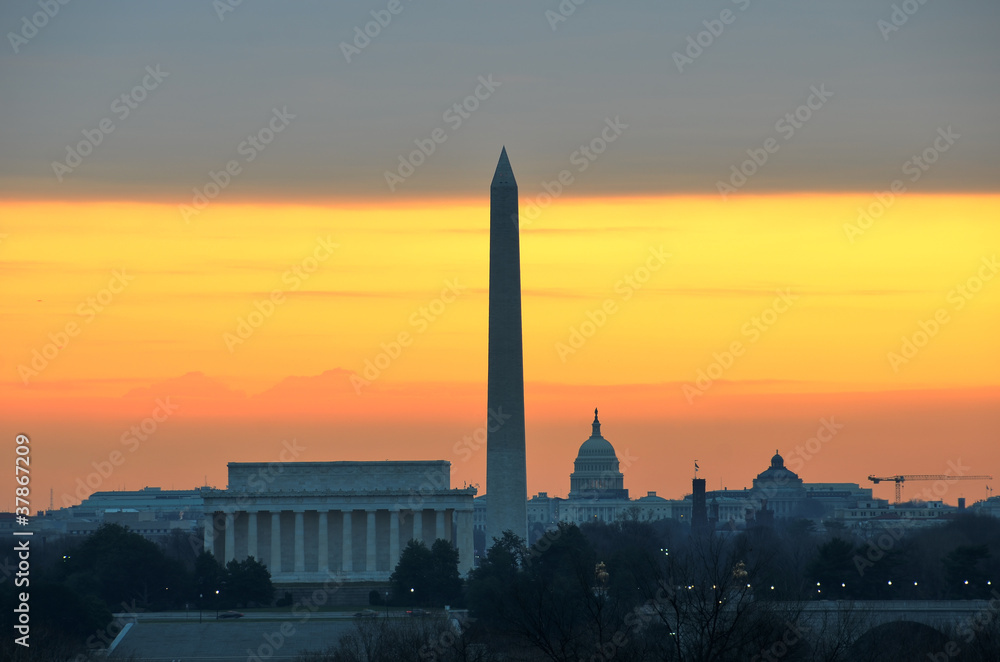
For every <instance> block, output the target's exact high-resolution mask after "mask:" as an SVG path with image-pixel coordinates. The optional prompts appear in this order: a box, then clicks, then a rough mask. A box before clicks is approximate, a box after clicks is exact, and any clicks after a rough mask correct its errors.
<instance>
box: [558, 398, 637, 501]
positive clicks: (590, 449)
mask: <svg viewBox="0 0 1000 662" xmlns="http://www.w3.org/2000/svg"><path fill="white" fill-rule="evenodd" d="M624 482H625V477H624V476H623V475H622V472H621V471H620V470H619V464H618V456H617V455H616V454H615V447H614V446H612V445H611V442H610V441H608V440H607V439H605V438H604V437H603V436H601V421H600V420H599V419H598V418H597V410H596V409H595V410H594V422H593V424H592V432H591V434H590V438H589V439H587V440H586V441H584V442H583V444H582V445H581V446H580V452H579V453H577V456H576V461H575V462H574V463H573V473H572V474H570V477H569V483H570V488H569V498H571V499H577V498H591V499H595V498H597V499H627V498H628V490H626V489H625V488H624Z"/></svg>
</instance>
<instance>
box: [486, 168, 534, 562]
mask: <svg viewBox="0 0 1000 662" xmlns="http://www.w3.org/2000/svg"><path fill="white" fill-rule="evenodd" d="M486 391H487V395H486V407H487V416H488V417H489V419H492V418H493V417H496V418H497V419H498V420H499V421H500V422H501V424H500V425H499V427H497V426H492V427H488V428H487V433H486V434H487V436H486V496H487V499H486V547H487V548H489V547H490V546H491V545H492V544H493V538H500V537H502V536H503V532H504V531H507V530H510V531H513V532H514V533H515V534H517V535H518V536H520V537H521V538H522V539H523V540H527V537H528V511H527V505H526V504H527V499H528V479H527V469H526V465H525V459H524V353H523V350H522V347H521V250H520V246H519V240H518V215H517V182H516V181H515V180H514V171H513V170H511V167H510V161H509V160H508V159H507V149H506V148H504V149H503V150H502V151H501V152H500V160H499V161H498V162H497V169H496V172H495V173H493V183H492V184H490V346H489V377H488V384H487V387H486ZM490 412H495V413H494V414H492V415H491V414H490ZM489 419H488V420H489ZM494 428H495V429H494Z"/></svg>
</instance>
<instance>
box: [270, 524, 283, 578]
mask: <svg viewBox="0 0 1000 662" xmlns="http://www.w3.org/2000/svg"><path fill="white" fill-rule="evenodd" d="M280 572H281V511H280V510H272V511H271V576H272V577H273V576H275V575H278V574H279V573H280Z"/></svg>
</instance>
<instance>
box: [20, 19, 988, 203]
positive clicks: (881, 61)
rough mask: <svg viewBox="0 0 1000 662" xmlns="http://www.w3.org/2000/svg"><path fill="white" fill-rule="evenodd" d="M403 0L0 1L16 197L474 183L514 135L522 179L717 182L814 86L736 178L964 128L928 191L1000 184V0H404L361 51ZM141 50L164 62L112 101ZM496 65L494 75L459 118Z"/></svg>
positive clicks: (247, 193) (833, 175)
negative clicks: (227, 8) (587, 151)
mask: <svg viewBox="0 0 1000 662" xmlns="http://www.w3.org/2000/svg"><path fill="white" fill-rule="evenodd" d="M225 1H226V0H220V2H225ZM388 4H389V2H388V0H375V1H368V2H364V3H340V2H338V3H320V2H302V1H299V2H282V3H265V2H261V1H259V0H243V2H242V3H241V4H240V5H239V6H237V7H235V8H234V10H233V11H231V12H227V13H226V14H224V15H223V20H221V21H220V19H219V17H218V16H217V14H216V10H215V9H213V4H212V3H210V2H201V1H187V2H184V1H178V2H153V1H149V0H130V1H127V2H126V1H117V2H113V1H109V0H105V1H99V2H81V1H79V0H77V1H76V2H69V4H67V5H59V11H58V13H57V14H56V15H55V16H53V17H51V18H49V19H48V21H47V24H46V25H44V26H43V27H42V28H40V29H38V31H37V34H36V35H34V36H32V37H31V38H30V39H27V41H26V43H21V44H19V45H18V51H19V52H17V53H16V54H15V53H14V45H12V43H11V39H12V38H11V37H10V36H9V34H10V33H15V34H17V33H19V32H21V30H22V27H23V25H22V19H23V17H25V16H28V17H29V20H30V17H31V16H32V15H33V14H36V13H37V12H38V11H40V9H39V5H38V4H37V0H36V1H24V0H19V1H9V2H4V3H2V5H0V32H2V33H3V34H4V35H5V39H4V43H3V44H0V88H2V90H3V93H2V94H0V117H2V126H3V131H2V133H0V195H3V196H7V197H17V196H30V197H45V198H73V197H109V196H110V197H125V198H142V199H161V200H165V201H170V202H175V203H181V202H189V201H190V200H191V198H192V188H193V187H204V186H205V184H206V183H208V182H210V181H211V180H210V179H209V171H216V172H217V171H219V170H221V169H223V168H224V167H225V164H226V162H227V161H229V160H238V161H239V163H240V165H241V172H240V174H239V175H237V176H236V177H234V178H233V181H232V182H231V184H229V186H228V187H226V189H225V190H224V191H223V192H222V193H221V194H220V195H219V198H218V199H220V200H227V199H228V200H232V201H239V200H245V199H254V198H260V199H322V198H333V197H362V196H363V197H368V198H371V199H373V200H375V201H377V200H378V199H380V198H395V197H398V196H418V197H422V196H433V195H451V194H458V195H468V194H478V193H482V192H483V191H484V190H485V188H486V187H487V186H488V183H489V177H490V175H491V173H492V167H493V165H494V164H495V160H496V156H497V153H498V152H499V148H500V145H501V144H506V145H507V147H508V150H509V152H510V155H511V160H512V162H513V164H514V167H515V170H516V172H517V175H518V179H519V183H520V186H521V190H522V194H524V195H532V194H534V193H538V192H540V191H541V190H542V189H541V183H542V181H545V180H552V179H554V178H555V177H556V176H557V175H558V173H559V172H560V171H561V170H563V169H569V170H570V171H571V172H573V174H574V177H575V181H574V183H573V185H572V190H571V193H572V194H573V195H601V194H625V193H643V194H656V193H677V192H684V193H709V194H714V193H715V192H716V181H717V180H720V179H724V178H726V177H728V175H729V173H730V167H731V166H733V165H737V164H739V163H740V162H741V161H743V160H744V159H746V158H747V154H746V150H747V149H753V148H758V147H760V146H761V145H762V144H763V142H764V141H765V140H766V139H767V138H769V137H776V136H777V135H778V134H776V131H775V124H776V122H777V121H778V120H780V119H781V118H782V116H784V114H785V113H787V112H790V111H794V110H795V108H796V107H797V106H799V105H800V104H803V103H805V101H806V99H807V97H808V96H809V94H810V91H809V90H810V86H813V85H817V86H818V85H820V84H825V85H826V87H827V88H828V89H829V90H830V91H832V92H833V97H832V98H831V99H830V100H829V101H828V102H827V103H826V104H825V105H824V107H823V108H822V109H821V110H818V111H816V113H815V114H814V115H813V117H812V118H811V119H809V120H808V121H807V122H806V123H805V124H804V125H803V126H802V128H801V129H799V130H798V131H796V133H795V135H794V136H793V137H792V138H791V139H788V140H784V139H782V138H778V141H779V144H780V150H779V151H778V152H776V153H775V154H773V155H771V157H770V158H769V161H768V163H767V164H766V165H765V166H764V167H762V168H761V169H760V171H759V172H758V173H756V174H755V175H754V176H753V177H751V178H750V180H749V182H748V183H747V184H746V186H745V188H743V189H742V191H743V192H762V191H776V190H792V191H796V190H862V191H871V190H875V189H879V188H885V187H887V186H888V184H889V183H890V182H891V181H892V180H893V179H895V178H898V177H900V176H901V173H900V169H901V167H902V165H903V163H904V162H905V161H906V160H907V159H909V158H910V157H911V156H913V155H915V154H919V153H920V152H921V151H923V150H924V149H925V148H926V147H929V146H930V145H931V144H932V142H933V140H934V138H935V134H936V131H937V129H938V128H939V127H945V126H949V125H950V126H952V127H953V129H954V131H956V132H957V133H959V134H960V135H961V136H962V139H961V140H960V142H959V143H958V144H957V145H956V147H955V148H954V149H953V150H950V151H949V152H948V153H947V154H944V155H943V156H942V158H941V160H940V161H939V163H937V164H935V165H934V166H933V167H932V168H931V169H930V170H929V171H928V172H927V173H926V175H925V176H924V177H922V178H921V180H920V181H919V183H918V184H915V185H914V186H913V189H914V190H917V189H918V188H919V190H924V191H934V190H954V191H994V190H996V182H997V174H998V173H997V167H996V165H995V162H996V155H997V153H998V147H1000V131H998V129H1000V125H998V122H997V114H996V109H997V108H998V107H1000V103H998V102H1000V88H998V87H997V85H996V72H997V71H1000V42H998V41H997V40H996V39H995V32H996V29H997V28H998V27H1000V5H997V3H996V2H994V1H992V0H959V1H956V2H949V3H943V2H928V3H926V4H924V5H920V6H919V9H918V10H917V11H916V13H915V14H913V15H912V16H909V17H908V19H907V21H906V23H905V24H903V25H902V26H900V29H899V30H898V31H894V32H892V33H890V34H888V39H885V38H884V37H883V34H882V32H881V31H880V29H879V27H878V26H877V22H878V21H879V20H880V19H881V20H890V17H891V15H892V12H893V4H896V5H898V4H899V3H898V2H895V3H894V2H889V1H888V0H877V1H875V2H872V1H871V0H838V2H822V1H820V0H797V1H795V2H791V1H786V2H764V0H739V2H732V1H730V0H713V1H711V2H695V1H694V0H684V1H677V2H669V3H665V2H662V1H661V2H653V1H652V0H648V1H636V2H629V3H612V2H609V1H607V0H605V1H601V0H589V1H588V2H586V3H584V4H583V5H582V6H579V7H577V9H576V11H575V12H574V13H573V14H572V15H571V16H569V17H567V20H566V21H564V22H560V23H558V24H557V25H556V29H555V30H553V29H552V28H551V27H550V23H549V21H548V20H547V18H546V14H545V12H546V11H547V10H551V11H558V7H559V4H560V3H559V2H558V1H557V0H541V1H538V0H534V1H526V0H513V1H505V2H502V3H500V2H497V3H482V2H478V3H469V2H457V1H452V2H437V3H430V2H420V1H416V0H415V1H410V0H401V6H402V7H403V10H402V12H401V13H399V14H397V15H394V16H392V21H391V23H389V24H388V25H386V26H385V27H384V28H381V33H380V34H379V35H378V36H377V37H375V38H373V39H372V40H371V43H370V44H369V45H368V46H366V47H365V48H364V49H363V50H361V52H360V53H356V54H354V55H353V58H352V60H353V61H352V62H350V63H348V62H347V61H346V59H345V56H344V54H343V53H342V51H341V47H340V44H341V42H350V41H351V40H352V39H353V38H354V28H355V26H362V27H363V26H364V24H365V23H367V22H369V21H371V20H373V19H372V16H371V15H370V13H369V12H371V11H373V10H374V11H376V12H377V11H380V10H384V9H385V8H386V7H387V6H388ZM564 4H565V3H564ZM744 4H749V6H748V7H747V8H746V9H745V10H740V8H739V7H740V6H742V5H744ZM725 9H729V10H731V11H732V12H733V16H734V17H735V18H734V20H733V22H732V23H731V24H729V25H725V26H724V30H723V31H722V33H721V34H719V35H718V36H716V37H713V39H712V42H713V43H711V44H710V45H709V46H707V47H705V48H704V50H703V52H702V53H700V54H699V55H698V56H697V57H696V58H694V60H693V62H691V63H690V64H687V65H686V66H685V67H684V71H683V73H682V72H679V71H678V68H677V66H676V65H675V61H674V56H673V54H674V53H675V52H682V53H683V52H684V50H685V49H686V47H687V46H688V44H687V41H686V40H687V37H688V36H692V37H697V35H698V33H699V32H701V31H703V30H705V29H706V27H705V26H704V25H703V21H712V20H713V19H716V18H718V17H719V15H720V12H722V11H723V10H725ZM15 41H16V39H15ZM703 41H704V38H703ZM147 65H149V66H155V65H160V67H161V68H162V70H163V71H166V72H169V76H168V77H167V78H166V79H164V80H163V81H162V83H161V84H159V86H158V87H156V89H154V90H152V91H150V92H148V94H147V98H146V99H144V100H143V101H141V102H139V103H137V104H136V106H137V107H136V108H135V109H134V110H132V112H131V113H130V114H129V116H127V117H124V118H120V117H119V115H117V114H116V113H115V112H113V110H112V104H113V102H114V101H115V99H116V98H119V97H120V96H121V95H122V94H128V93H129V91H130V90H131V89H132V88H133V86H135V85H137V84H140V83H141V81H142V79H143V77H144V75H145V67H146V66H147ZM489 74H492V75H493V77H494V79H495V80H497V81H499V82H500V83H501V85H500V87H499V88H498V89H496V91H495V92H493V93H492V95H490V96H489V98H487V99H485V100H483V101H481V102H480V104H479V108H478V109H476V110H475V111H474V112H472V113H471V114H470V116H469V117H468V118H467V119H464V120H463V121H462V124H461V126H459V127H457V128H452V127H451V126H449V124H448V123H447V122H446V121H445V120H444V119H443V114H444V112H445V111H446V110H447V109H448V108H449V107H451V106H452V105H453V104H455V103H456V102H459V103H460V102H461V101H462V100H463V98H465V97H466V96H468V95H470V94H473V93H474V90H475V89H476V87H477V85H478V83H477V77H479V76H487V75H489ZM283 107H287V109H288V111H289V112H290V113H293V114H294V115H295V119H294V120H292V121H291V122H290V124H289V126H287V127H286V128H285V130H284V131H282V132H281V133H278V134H277V135H276V136H275V139H274V140H273V142H271V143H270V144H268V145H267V146H266V148H265V149H264V150H262V151H260V152H259V153H257V155H256V157H255V158H254V160H253V161H250V162H247V161H246V154H245V153H240V151H239V150H240V145H241V143H242V142H243V141H244V140H246V138H247V136H248V135H250V134H252V133H257V132H258V131H260V130H261V129H263V128H265V127H266V126H267V124H268V121H269V118H270V117H271V116H272V109H274V108H279V109H281V108H283ZM615 116H619V117H620V118H621V120H622V121H623V122H625V123H627V124H628V125H629V128H628V130H627V131H625V132H624V134H623V135H622V136H621V137H620V139H619V140H617V141H616V142H615V143H614V144H611V145H609V146H608V149H607V151H606V152H605V153H604V154H602V155H601V156H600V157H599V158H598V159H597V160H596V161H595V162H594V163H592V164H590V165H589V167H588V168H587V169H586V170H585V171H583V172H579V171H578V166H577V165H574V164H573V163H571V161H570V159H571V157H572V155H573V153H574V152H575V151H576V150H577V149H579V147H580V146H581V145H585V144H587V143H589V142H590V141H591V140H592V139H593V138H596V137H597V136H599V135H600V132H601V129H602V127H603V126H604V121H605V118H609V117H610V118H614V117H615ZM102 118H109V119H110V120H111V121H112V122H113V124H114V131H113V132H112V133H110V134H107V135H105V136H104V137H103V140H102V142H101V144H99V145H97V146H96V147H95V148H94V150H93V153H92V154H90V155H89V156H86V157H84V158H83V159H82V163H81V164H80V165H79V166H78V167H76V168H75V169H73V171H72V172H71V173H69V174H68V175H66V176H65V177H64V181H63V182H61V183H60V182H57V181H56V177H55V176H54V174H53V170H52V166H51V163H52V162H53V161H58V160H65V159H66V157H67V153H66V148H67V146H69V145H75V144H76V143H78V142H79V141H80V140H83V139H84V136H83V134H82V133H81V132H82V131H83V130H93V129H95V128H96V127H98V124H99V122H100V121H101V119H102ZM436 128H442V129H443V130H444V131H445V132H446V134H447V139H446V140H445V142H443V143H441V144H438V145H437V146H436V148H435V151H434V153H433V154H431V155H430V156H429V157H427V158H426V162H425V163H423V164H422V165H420V166H419V167H417V168H416V170H415V172H414V173H413V174H412V176H409V177H407V178H406V181H405V182H404V183H402V184H400V185H399V186H398V187H397V191H396V193H394V194H393V193H390V191H389V187H388V186H387V185H386V183H385V179H384V174H383V173H384V171H386V170H394V169H395V168H396V166H397V165H398V157H399V156H400V155H406V154H408V153H410V152H411V151H413V150H414V149H416V148H417V147H416V145H415V144H414V140H417V139H421V140H425V139H428V138H429V137H430V136H431V133H432V131H433V130H434V129H436Z"/></svg>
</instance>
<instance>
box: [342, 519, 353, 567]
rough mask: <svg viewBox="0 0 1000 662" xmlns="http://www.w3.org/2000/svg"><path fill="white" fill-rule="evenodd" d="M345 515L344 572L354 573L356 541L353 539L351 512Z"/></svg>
mask: <svg viewBox="0 0 1000 662" xmlns="http://www.w3.org/2000/svg"><path fill="white" fill-rule="evenodd" d="M343 514H344V535H343V544H344V553H343V561H344V563H343V570H344V572H354V540H353V539H352V538H351V511H350V510H345V511H343Z"/></svg>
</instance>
